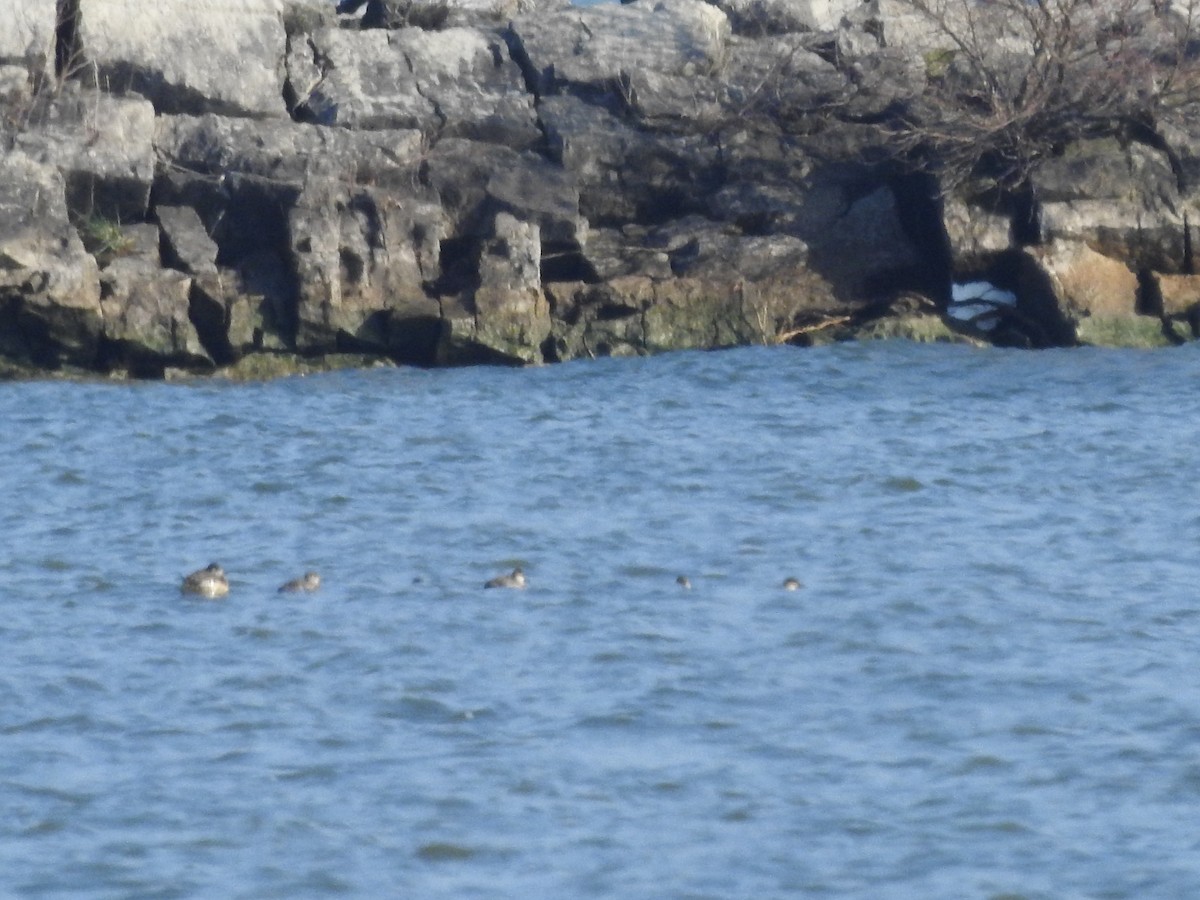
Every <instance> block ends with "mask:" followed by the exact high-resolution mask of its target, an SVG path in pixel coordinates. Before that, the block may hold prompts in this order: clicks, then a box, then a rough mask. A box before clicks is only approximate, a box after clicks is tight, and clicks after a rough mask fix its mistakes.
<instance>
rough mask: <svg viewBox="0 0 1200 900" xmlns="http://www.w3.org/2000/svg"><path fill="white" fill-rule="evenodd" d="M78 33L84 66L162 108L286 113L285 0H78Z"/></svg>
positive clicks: (109, 85) (105, 83)
mask: <svg viewBox="0 0 1200 900" xmlns="http://www.w3.org/2000/svg"><path fill="white" fill-rule="evenodd" d="M77 36H78V40H79V43H80V48H81V54H82V61H81V64H80V65H79V74H81V75H88V74H90V75H91V77H92V78H93V79H94V81H95V83H96V84H97V85H98V86H100V87H101V88H103V89H105V90H111V91H116V92H122V91H130V90H132V91H137V92H139V93H141V94H143V95H145V96H146V97H148V98H149V99H150V100H151V102H153V103H154V107H155V109H156V110H158V111H159V112H162V113H191V114H196V115H198V114H201V113H205V112H214V113H220V114H222V115H231V116H254V117H266V116H276V117H283V116H286V115H287V108H286V106H285V105H284V102H283V86H284V55H285V52H286V33H285V31H284V26H283V8H282V4H281V3H280V2H279V0H157V2H155V3H140V2H136V0H79V24H78V35H77ZM201 36H202V40H199V41H198V37H201Z"/></svg>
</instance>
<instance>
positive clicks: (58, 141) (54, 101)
mask: <svg viewBox="0 0 1200 900" xmlns="http://www.w3.org/2000/svg"><path fill="white" fill-rule="evenodd" d="M12 141H13V146H14V147H15V148H16V149H19V150H21V151H23V152H24V153H25V154H26V155H28V156H30V157H32V158H35V159H37V160H39V161H41V162H44V163H47V164H50V165H53V166H55V167H56V168H57V169H58V170H59V171H60V172H62V174H63V177H64V178H65V179H66V184H67V205H68V207H69V208H70V210H71V213H72V214H73V215H75V216H76V217H80V218H86V217H89V216H93V215H95V216H102V217H104V218H108V219H112V220H115V221H118V222H130V221H139V220H141V219H143V218H144V217H145V215H146V209H147V207H148V205H149V203H150V188H151V186H152V185H153V183H154V170H155V157H154V108H153V107H152V106H151V105H150V103H148V102H147V101H146V100H143V99H141V98H140V97H137V96H130V97H114V96H112V95H110V94H105V93H102V92H100V91H96V90H92V89H86V88H85V89H77V88H75V87H74V86H72V87H71V88H70V89H68V90H64V91H62V92H61V93H55V94H44V95H42V96H40V97H39V98H38V100H37V106H36V112H35V114H34V116H33V117H32V118H31V119H30V121H29V122H28V124H27V126H26V127H25V128H23V129H21V130H18V131H17V132H16V133H15V134H14V135H13V139H12Z"/></svg>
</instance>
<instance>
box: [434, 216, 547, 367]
mask: <svg viewBox="0 0 1200 900" xmlns="http://www.w3.org/2000/svg"><path fill="white" fill-rule="evenodd" d="M476 269H477V271H478V273H479V279H478V280H479V284H478V286H477V287H476V288H475V290H474V292H473V293H472V295H471V297H470V301H469V308H470V311H471V312H472V313H473V316H471V317H468V316H466V315H455V316H450V317H448V318H447V320H446V322H445V327H444V329H443V332H442V340H441V344H440V346H439V348H438V358H439V360H440V361H441V362H443V363H459V362H478V361H481V360H482V361H496V362H499V361H511V362H517V363H532V362H541V361H542V350H541V346H542V343H543V342H544V341H545V340H546V338H548V337H549V335H550V329H551V322H550V306H549V303H548V302H547V300H546V297H545V296H544V295H543V293H542V290H541V276H540V269H541V239H540V234H539V229H538V226H537V225H533V224H530V223H527V222H522V221H520V220H518V219H516V218H515V217H513V216H512V215H509V214H508V213H503V212H502V213H499V214H497V215H496V217H495V219H494V221H493V231H492V235H491V236H490V237H489V238H488V239H487V240H486V241H484V242H483V244H482V245H481V247H480V250H479V255H478V259H477V261H476Z"/></svg>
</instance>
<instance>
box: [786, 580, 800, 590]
mask: <svg viewBox="0 0 1200 900" xmlns="http://www.w3.org/2000/svg"><path fill="white" fill-rule="evenodd" d="M802 587H804V585H802V584H801V583H800V579H798V578H785V579H783V589H784V590H785V591H798V590H800V588H802Z"/></svg>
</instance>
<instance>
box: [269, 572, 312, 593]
mask: <svg viewBox="0 0 1200 900" xmlns="http://www.w3.org/2000/svg"><path fill="white" fill-rule="evenodd" d="M320 586H321V576H320V575H318V574H317V573H316V572H305V573H304V577H303V578H293V579H292V580H291V581H289V582H287V583H286V584H281V585H280V586H279V591H278V593H280V594H300V593H305V594H311V593H312V592H313V591H315V590H316V589H317V588H319V587H320Z"/></svg>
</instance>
